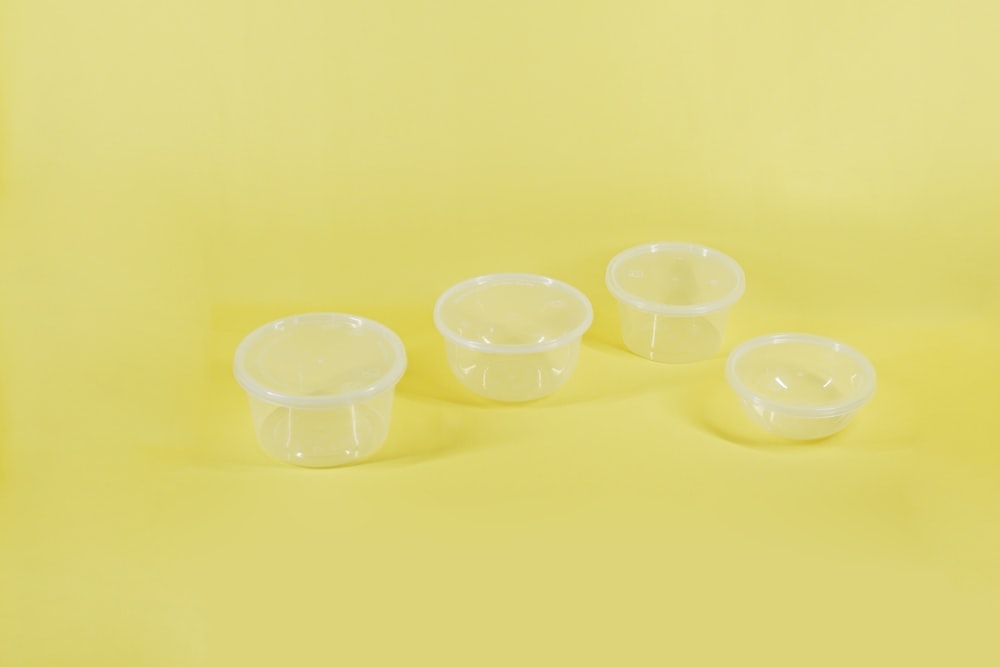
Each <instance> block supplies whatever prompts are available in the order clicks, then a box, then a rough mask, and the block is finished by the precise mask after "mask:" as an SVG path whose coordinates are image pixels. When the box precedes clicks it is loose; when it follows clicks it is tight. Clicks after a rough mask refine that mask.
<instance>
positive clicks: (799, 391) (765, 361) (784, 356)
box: [726, 333, 875, 440]
mask: <svg viewBox="0 0 1000 667" xmlns="http://www.w3.org/2000/svg"><path fill="white" fill-rule="evenodd" d="M726 379H727V380H728V381H729V384H730V386H731V387H732V388H733V391H735V392H736V395H737V396H739V397H740V400H741V401H742V402H743V407H744V409H745V410H746V412H747V414H748V415H750V418H751V419H753V420H754V421H755V422H757V424H759V425H760V426H762V427H763V428H765V429H767V430H768V431H771V432H772V433H774V434H776V435H779V436H782V437H784V438H790V439H793V440H815V439H818V438H825V437H827V436H830V435H833V434H834V433H836V432H838V431H840V430H841V429H843V428H844V427H845V426H847V424H848V423H850V421H851V420H852V419H853V418H854V416H855V415H856V414H857V412H858V410H860V409H861V407H862V406H863V405H864V404H865V403H867V402H868V401H869V400H871V398H872V395H873V394H874V393H875V368H874V367H873V366H872V365H871V362H869V361H868V359H866V358H865V356H864V355H863V354H861V353H860V352H858V351H857V350H855V349H854V348H852V347H850V346H848V345H844V344H843V343H839V342H837V341H835V340H832V339H830V338H824V337H822V336H813V335H811V334H798V333H783V334H771V335H768V336H760V337H759V338H753V339H751V340H748V341H746V342H745V343H742V344H740V345H738V346H737V347H736V348H735V349H734V350H733V351H732V353H730V355H729V359H728V360H727V362H726Z"/></svg>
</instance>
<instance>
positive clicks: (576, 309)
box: [434, 273, 594, 401]
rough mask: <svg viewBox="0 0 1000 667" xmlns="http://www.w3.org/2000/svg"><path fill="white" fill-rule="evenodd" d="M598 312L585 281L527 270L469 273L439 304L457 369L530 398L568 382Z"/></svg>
mask: <svg viewBox="0 0 1000 667" xmlns="http://www.w3.org/2000/svg"><path fill="white" fill-rule="evenodd" d="M593 319H594V313H593V309H592V308H591V305H590V301H588V300H587V297H586V296H584V295H583V293H582V292H580V291H579V290H578V289H576V288H574V287H571V286H569V285H567V284H566V283H563V282H560V281H558V280H553V279H552V278H546V277H544V276H536V275H532V274H527V273H500V274H494V275H489V276H480V277H478V278H472V279H470V280H466V281H465V282H462V283H459V284H458V285H455V286H454V287H452V288H450V289H449V290H447V291H446V292H445V293H444V294H442V295H441V297H440V298H439V299H438V301H437V304H436V305H435V307H434V323H435V324H436V325H437V328H438V330H439V331H440V332H441V334H442V335H443V336H444V338H445V347H446V353H447V357H448V364H449V366H450V367H451V370H452V372H453V373H454V374H455V376H456V377H457V378H458V379H459V380H460V381H461V382H462V384H464V385H465V386H466V387H468V388H469V389H471V390H472V391H474V392H476V393H477V394H479V395H481V396H485V397H486V398H490V399H493V400H496V401H530V400H533V399H536V398H541V397H543V396H546V395H548V394H550V393H552V392H553V391H555V390H556V389H558V388H559V387H561V386H562V385H563V384H565V383H566V381H567V380H568V379H569V377H570V375H572V373H573V369H574V368H575V367H576V362H577V357H578V356H579V352H580V338H581V337H582V336H583V334H584V332H585V331H586V330H587V329H588V328H589V327H590V324H591V322H592V321H593Z"/></svg>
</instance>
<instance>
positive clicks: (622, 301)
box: [606, 243, 745, 363]
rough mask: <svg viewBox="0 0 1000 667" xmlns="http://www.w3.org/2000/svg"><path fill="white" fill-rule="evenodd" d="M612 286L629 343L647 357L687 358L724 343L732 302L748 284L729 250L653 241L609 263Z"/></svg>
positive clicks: (707, 352) (680, 360)
mask: <svg viewBox="0 0 1000 667" xmlns="http://www.w3.org/2000/svg"><path fill="white" fill-rule="evenodd" d="M606 279H607V285H608V289H609V290H610V291H611V293H612V294H613V295H614V296H615V298H616V299H617V300H618V303H619V310H620V312H621V325H622V339H623V340H624V342H625V347H627V348H628V349H629V350H631V351H632V352H634V353H635V354H637V355H639V356H640V357H645V358H647V359H652V360H653V361H663V362H670V363H685V362H691V361H700V360H702V359H707V358H708V357H711V356H712V355H713V354H715V353H716V352H717V351H718V350H719V348H720V347H721V346H722V334H723V332H724V331H725V327H726V320H727V318H728V316H729V309H730V307H731V306H732V305H733V304H734V303H736V302H737V301H738V300H739V298H740V297H741V296H743V290H744V286H745V279H744V276H743V269H742V268H740V265H739V264H737V263H736V261H735V260H733V259H732V258H731V257H729V256H728V255H725V254H723V253H721V252H719V251H718V250H713V249H712V248H706V247H705V246H700V245H695V244H692V243H650V244H647V245H641V246H636V247H634V248H630V249H628V250H625V251H623V252H621V253H619V254H618V255H616V256H615V257H614V259H612V260H611V262H610V263H609V264H608V270H607V276H606Z"/></svg>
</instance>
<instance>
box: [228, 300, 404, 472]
mask: <svg viewBox="0 0 1000 667" xmlns="http://www.w3.org/2000/svg"><path fill="white" fill-rule="evenodd" d="M405 369H406V352H405V350H404V349H403V343H402V341H400V340H399V337H398V336H397V335H396V334H394V333H393V332H392V331H390V330H389V329H388V328H386V327H385V326H383V325H381V324H379V323H378V322H373V321H372V320H368V319H365V318H363V317H357V316H354V315H343V314H340V313H311V314H307V315H293V316H291V317H286V318H284V319H281V320H277V321H275V322H271V323H269V324H265V325H264V326H262V327H260V328H259V329H256V330H254V331H253V332H252V333H250V335H248V336H247V337H246V338H244V339H243V342H241V343H240V345H239V347H237V349H236V358H235V362H234V371H235V374H236V380H237V381H238V382H239V383H240V385H241V386H242V387H243V388H244V389H245V390H246V392H247V395H248V396H249V397H250V413H251V415H252V417H253V423H254V427H255V428H256V430H257V438H258V440H260V444H261V445H262V446H263V448H264V450H265V451H267V453H269V454H270V455H271V456H273V457H275V458H277V459H279V460H281V461H287V462H288V463H294V464H295V465H300V466H310V467H326V466H336V465H341V464H344V463H350V462H353V461H358V460H360V459H363V458H365V457H366V456H369V455H370V454H372V453H373V452H374V451H375V450H376V449H378V448H379V446H380V445H381V444H382V443H383V442H384V441H385V439H386V436H387V435H388V433H389V416H390V414H391V412H392V399H393V394H394V392H395V387H396V383H397V382H399V379H400V378H401V377H402V376H403V371H404V370H405Z"/></svg>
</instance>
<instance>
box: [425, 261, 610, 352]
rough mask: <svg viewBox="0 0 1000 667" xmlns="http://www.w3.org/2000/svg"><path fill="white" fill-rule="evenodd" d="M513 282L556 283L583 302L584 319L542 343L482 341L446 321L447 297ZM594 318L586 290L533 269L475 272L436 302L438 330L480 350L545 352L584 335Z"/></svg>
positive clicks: (462, 343) (435, 319)
mask: <svg viewBox="0 0 1000 667" xmlns="http://www.w3.org/2000/svg"><path fill="white" fill-rule="evenodd" d="M510 284H520V285H544V286H546V287H554V288H557V289H559V290H562V291H563V292H565V293H566V294H567V295H569V296H570V297H572V298H573V299H575V300H576V301H577V302H578V303H580V304H581V305H583V308H584V315H583V319H582V320H581V321H580V323H579V324H577V325H576V326H575V327H573V328H572V329H570V330H569V331H567V332H566V333H564V334H562V335H561V336H558V337H556V338H553V339H552V340H546V341H542V342H540V343H524V344H508V345H498V344H494V343H484V342H482V341H477V340H473V339H471V338H466V337H465V336H462V335H461V334H459V333H458V332H457V331H455V330H454V329H452V328H451V327H449V326H448V325H447V324H446V323H445V321H444V316H443V315H442V313H441V311H442V310H443V308H444V306H445V305H446V304H447V303H448V301H450V300H451V299H452V298H454V297H455V296H456V295H458V294H460V293H462V292H465V291H467V290H469V289H471V288H473V287H480V286H484V285H510ZM593 321H594V308H593V306H591V304H590V300H589V299H588V298H587V297H586V295H584V293H583V292H581V291H580V290H578V289H577V288H575V287H573V286H572V285H569V284H567V283H564V282H562V281H561V280H556V279H555V278H549V277H548V276H541V275H537V274H534V273H491V274H488V275H483V276H476V277H475V278H469V279H468V280H463V281H462V282H460V283H457V284H455V285H452V286H451V287H449V288H448V289H447V290H445V291H444V293H443V294H441V296H440V297H438V300H437V302H436V303H435V304H434V325H435V326H436V327H437V329H438V331H440V332H441V335H443V336H444V337H445V338H446V339H448V340H450V341H452V342H453V343H455V344H457V345H461V346H462V347H465V348H468V349H471V350H477V351H479V352H489V353H491V354H531V353H533V352H542V351H544V350H551V349H553V348H557V347H561V346H562V345H565V344H566V343H569V342H571V341H573V340H576V339H577V338H580V337H582V336H583V334H584V333H586V331H587V329H589V328H590V325H591V323H592V322H593Z"/></svg>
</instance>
